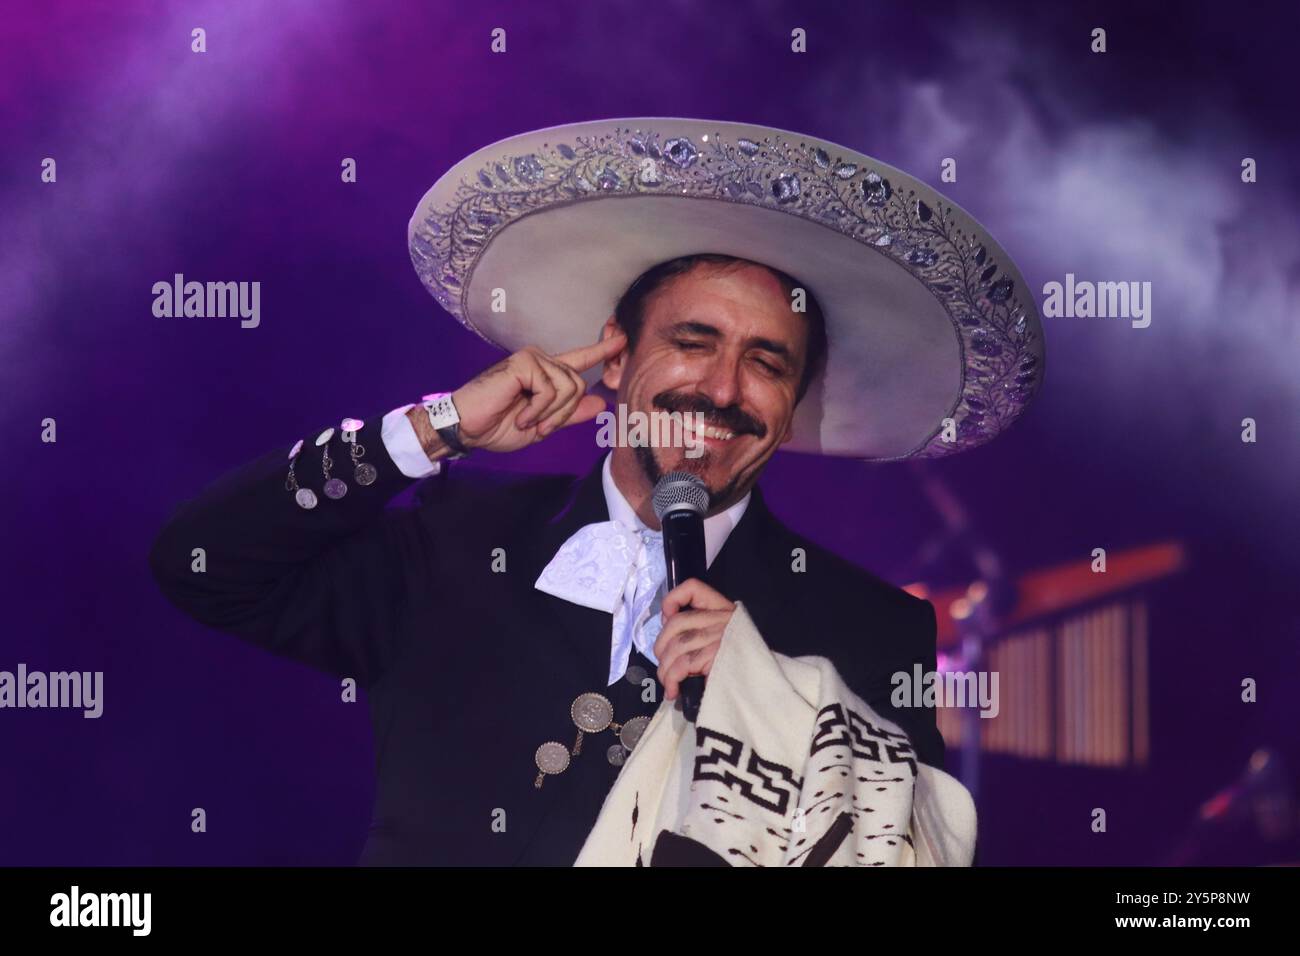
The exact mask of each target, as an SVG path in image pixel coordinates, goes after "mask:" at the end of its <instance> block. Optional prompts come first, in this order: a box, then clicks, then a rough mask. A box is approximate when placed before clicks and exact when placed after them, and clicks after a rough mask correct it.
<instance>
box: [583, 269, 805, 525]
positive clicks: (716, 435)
mask: <svg viewBox="0 0 1300 956" xmlns="http://www.w3.org/2000/svg"><path fill="white" fill-rule="evenodd" d="M617 329H618V325H617V324H616V322H615V320H614V318H613V317H611V318H610V319H609V321H607V322H606V323H605V335H606V336H609V335H612V334H614V332H615V331H616V330H617ZM806 339H807V321H806V318H805V316H804V315H801V314H798V313H796V312H794V311H793V310H792V309H791V305H790V297H789V295H788V294H787V293H786V292H785V290H784V289H783V288H782V286H781V284H780V282H778V281H777V278H776V277H775V276H774V275H773V274H772V273H771V272H769V271H768V270H767V269H764V268H762V267H760V266H756V265H752V264H749V263H744V264H741V265H738V266H733V267H731V268H727V269H720V268H718V267H717V266H714V265H711V264H708V263H702V264H699V265H696V266H695V267H694V268H692V269H691V270H690V271H689V272H686V273H683V274H681V275H678V276H674V277H673V278H672V279H670V280H669V281H668V282H666V283H665V284H664V285H663V286H661V287H660V288H659V289H657V290H656V291H655V292H654V293H653V294H652V295H651V297H650V298H649V300H648V301H647V302H646V304H645V311H644V315H643V318H642V323H641V328H640V332H639V334H638V337H637V342H636V346H635V348H634V349H632V350H631V353H630V354H629V350H627V349H625V350H624V351H623V352H621V353H620V354H619V355H618V356H616V357H615V358H614V359H613V360H611V361H610V362H607V363H606V365H605V370H604V374H603V376H602V381H603V382H604V383H605V385H606V386H608V387H609V388H610V389H611V390H613V391H615V392H616V393H617V394H618V401H619V402H620V403H622V404H625V405H626V407H627V411H628V412H634V411H638V412H642V413H644V414H646V415H647V416H648V415H650V414H652V413H654V412H682V413H684V417H686V418H688V420H689V421H690V422H692V423H693V422H694V420H695V416H694V414H690V415H689V416H687V415H686V414H685V413H695V412H702V413H703V415H704V421H705V423H706V425H707V426H710V427H709V428H707V429H706V433H705V435H704V436H702V445H703V449H702V454H699V456H698V457H693V458H692V457H688V456H687V454H686V452H687V451H688V448H687V447H682V448H661V447H649V446H641V447H636V448H628V447H621V446H620V447H618V448H615V449H614V458H613V461H612V462H611V469H612V472H613V477H614V479H615V482H616V483H617V484H618V486H619V490H620V491H622V492H623V495H624V496H625V497H626V498H627V499H628V503H629V504H630V505H631V506H632V507H633V508H634V509H636V511H637V513H638V514H639V515H640V517H641V520H642V521H645V522H646V524H648V525H650V526H651V527H658V521H657V520H656V519H655V518H654V512H653V509H652V508H651V507H650V496H651V494H652V492H653V490H654V485H655V482H657V481H658V480H659V478H660V476H662V475H664V474H667V473H668V472H670V471H688V472H691V473H692V474H695V475H698V476H699V477H700V478H701V479H702V480H703V481H704V483H705V484H706V485H707V486H708V488H709V491H710V494H711V496H712V505H711V507H710V511H709V513H710V514H716V513H717V512H719V511H722V510H725V509H726V508H728V507H730V506H731V505H733V504H735V503H736V502H737V501H739V500H740V499H741V498H742V497H744V495H745V494H746V493H747V492H748V491H749V490H750V488H752V487H753V485H754V482H755V481H757V480H758V476H759V474H760V473H761V472H762V470H763V467H764V466H765V465H766V464H767V461H768V459H769V458H771V457H772V454H773V453H774V452H775V451H776V449H777V448H778V447H779V446H780V445H782V444H783V443H785V442H787V441H789V440H790V438H791V436H792V433H793V432H792V424H793V421H794V409H795V405H796V403H797V397H798V391H799V381H800V376H801V375H802V373H803V367H804V362H805V354H806V346H807V342H806ZM727 436H730V437H727ZM689 441H691V442H692V443H698V442H700V441H701V438H696V437H691V438H690V439H689ZM693 453H694V452H693Z"/></svg>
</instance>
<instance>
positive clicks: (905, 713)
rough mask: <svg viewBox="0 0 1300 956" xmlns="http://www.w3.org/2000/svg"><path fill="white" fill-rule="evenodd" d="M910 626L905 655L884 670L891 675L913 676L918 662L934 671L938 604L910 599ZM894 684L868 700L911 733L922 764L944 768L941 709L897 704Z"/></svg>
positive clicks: (883, 686)
mask: <svg viewBox="0 0 1300 956" xmlns="http://www.w3.org/2000/svg"><path fill="white" fill-rule="evenodd" d="M907 606H908V608H909V611H910V613H909V618H908V620H909V626H908V627H906V629H905V631H904V636H905V641H904V643H903V647H904V648H906V653H905V655H904V656H902V657H900V659H899V660H897V661H894V662H893V663H892V664H891V665H890V666H889V667H887V668H885V669H884V671H883V673H884V674H885V675H886V677H885V680H886V681H888V680H889V678H888V676H887V675H889V674H892V673H898V672H903V673H906V674H909V675H911V674H912V673H914V671H913V668H914V667H915V665H917V664H920V666H921V673H922V674H932V673H934V672H935V670H936V666H937V641H938V633H939V628H938V618H937V617H936V616H935V610H934V605H933V604H931V603H930V602H929V601H924V600H919V599H915V600H909V601H908V605H907ZM893 693H894V686H893V685H892V683H885V684H877V685H876V688H875V692H874V693H873V695H872V696H871V697H870V698H869V699H868V700H867V703H868V704H870V705H871V707H872V709H874V710H875V711H876V712H877V713H879V714H880V715H881V716H883V717H888V718H889V719H890V720H892V721H894V723H896V724H898V725H899V726H900V727H902V728H903V730H905V731H906V732H907V735H908V736H909V737H910V738H911V740H912V749H913V751H915V753H916V756H917V759H918V760H920V761H921V763H924V764H928V765H929V766H931V767H937V768H938V769H940V770H943V769H944V760H945V754H946V748H945V745H944V740H943V734H941V733H940V732H939V725H938V712H937V711H936V710H935V708H933V707H895V706H894V703H893Z"/></svg>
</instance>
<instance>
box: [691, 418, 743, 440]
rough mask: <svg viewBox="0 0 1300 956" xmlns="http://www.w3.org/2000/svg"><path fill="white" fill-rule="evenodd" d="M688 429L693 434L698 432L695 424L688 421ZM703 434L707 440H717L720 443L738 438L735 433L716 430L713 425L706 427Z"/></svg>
mask: <svg viewBox="0 0 1300 956" xmlns="http://www.w3.org/2000/svg"><path fill="white" fill-rule="evenodd" d="M686 428H687V429H688V430H689V431H691V432H695V431H696V428H695V424H694V423H693V422H689V421H688V422H687V423H686ZM702 434H703V435H704V436H705V437H706V438H716V439H718V440H719V441H727V440H728V439H731V438H734V437H735V436H736V433H735V432H729V431H724V430H723V429H721V428H714V427H713V426H712V425H705V426H704V429H703V432H702Z"/></svg>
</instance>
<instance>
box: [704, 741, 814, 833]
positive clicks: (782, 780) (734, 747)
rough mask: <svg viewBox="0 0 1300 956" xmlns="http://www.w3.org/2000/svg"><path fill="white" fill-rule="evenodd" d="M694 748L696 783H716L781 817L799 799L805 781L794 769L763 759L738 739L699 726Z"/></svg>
mask: <svg viewBox="0 0 1300 956" xmlns="http://www.w3.org/2000/svg"><path fill="white" fill-rule="evenodd" d="M706 745H707V747H706ZM695 749H696V757H695V772H694V779H695V780H716V781H718V782H719V783H721V784H723V785H724V786H726V787H727V788H728V789H731V790H735V791H736V792H737V793H739V794H740V795H741V796H742V797H744V798H745V799H746V800H748V801H749V802H750V803H753V804H756V805H758V806H760V807H762V808H763V809H765V810H770V811H771V812H772V813H777V814H780V815H781V816H782V817H784V816H786V814H787V813H788V812H789V808H790V806H791V804H793V803H796V802H797V801H798V799H799V791H800V790H801V789H802V787H803V781H802V780H800V779H799V777H798V776H797V775H796V774H795V772H794V771H793V770H792V769H791V768H789V767H787V766H785V765H784V764H779V763H777V762H775V761H773V760H764V759H763V758H762V757H760V756H759V755H758V753H756V752H755V751H754V750H753V749H752V748H746V746H745V744H744V742H742V741H740V740H737V739H736V738H735V737H730V736H728V735H727V734H723V733H719V732H718V731H716V730H709V729H708V728H705V727H700V726H696V728H695ZM746 750H748V756H746Z"/></svg>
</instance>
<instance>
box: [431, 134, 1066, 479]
mask: <svg viewBox="0 0 1300 956" xmlns="http://www.w3.org/2000/svg"><path fill="white" fill-rule="evenodd" d="M407 236H408V242H409V245H410V252H411V259H412V262H413V263H414V265H415V269H416V272H417V273H418V274H419V276H420V279H421V281H422V282H423V283H424V284H425V286H426V287H427V288H428V289H429V291H430V292H431V293H432V294H433V296H434V298H435V299H436V300H437V301H438V302H439V303H440V304H441V305H442V306H443V307H444V308H445V309H446V310H447V311H448V312H450V313H451V314H452V315H454V316H455V317H456V318H457V319H459V320H460V321H461V322H462V323H463V324H464V325H466V326H467V327H469V328H470V329H472V330H473V331H474V332H476V333H478V335H480V336H481V337H482V338H483V339H485V340H486V341H488V342H491V343H492V344H493V345H496V346H498V347H499V348H502V349H505V350H507V351H511V352H513V351H515V350H517V349H520V348H522V347H524V346H525V345H536V346H539V347H540V348H542V349H544V350H545V351H547V352H550V353H555V352H562V351H565V350H568V349H571V348H575V347H578V346H580V345H586V344H588V343H591V342H593V341H596V340H597V339H598V338H599V335H600V331H601V328H602V326H603V324H604V322H605V320H606V319H607V318H608V317H609V316H610V315H611V314H612V312H613V310H614V305H615V303H616V302H617V301H618V299H619V297H620V296H621V295H622V294H623V292H624V291H626V289H627V287H628V286H629V285H630V284H631V283H632V281H633V280H634V279H636V277H637V276H638V275H640V274H641V273H642V272H644V271H645V270H646V269H648V268H650V267H651V266H654V265H656V264H658V263H660V262H663V261H665V260H668V259H673V258H676V257H677V256H683V255H689V254H692V253H702V252H712V253H723V254H726V255H732V256H737V257H740V258H744V259H750V260H753V261H755V262H760V263H763V264H766V265H769V266H772V267H775V268H777V269H780V270H782V271H784V272H787V273H789V274H790V275H792V276H794V277H795V278H797V279H798V280H799V281H800V282H801V283H802V284H803V285H804V286H805V287H806V288H807V289H808V290H809V292H811V293H812V294H813V295H814V296H815V297H816V299H817V301H818V302H819V303H820V305H821V307H822V311H823V314H824V315H825V319H826V337H827V345H828V354H827V359H826V364H825V367H824V369H823V371H822V372H821V373H820V374H819V375H818V376H817V378H816V379H814V380H813V382H812V383H811V385H810V387H809V390H808V393H807V394H806V395H805V396H804V399H803V401H802V402H801V403H800V404H799V406H798V408H797V409H796V411H795V419H794V435H793V438H792V439H791V441H790V442H789V443H787V444H785V445H782V446H781V447H782V448H783V449H788V450H792V451H804V452H812V453H819V454H828V455H840V456H846V457H853V458H861V459H869V460H891V459H899V458H910V457H918V458H931V457H939V456H943V455H948V454H951V453H953V452H956V451H962V450H965V449H968V448H972V447H974V446H976V445H979V444H982V443H984V442H985V441H988V440H989V439H991V438H993V437H994V436H995V435H997V434H998V433H1000V432H1001V431H1003V430H1004V429H1005V428H1006V427H1007V426H1009V425H1010V424H1011V423H1012V422H1013V421H1014V420H1015V419H1016V418H1017V417H1018V416H1019V415H1020V414H1021V412H1022V411H1024V409H1025V407H1026V406H1027V404H1028V403H1029V401H1030V400H1031V399H1032V398H1033V396H1034V394H1035V393H1036V392H1037V390H1038V387H1039V385H1040V383H1041V381H1042V376H1043V336H1042V328H1041V324H1040V320H1039V315H1038V310H1037V308H1036V307H1035V304H1034V301H1033V298H1032V297H1031V296H1030V295H1028V289H1027V287H1026V285H1025V282H1024V279H1023V277H1022V276H1021V275H1020V272H1019V270H1018V269H1017V268H1016V266H1015V264H1014V263H1013V262H1012V261H1011V258H1010V256H1008V255H1007V254H1006V252H1005V251H1004V250H1003V249H1002V247H1001V246H999V245H998V244H997V243H996V242H995V241H994V240H993V239H992V237H991V236H989V234H988V233H987V231H986V230H985V229H984V228H983V227H982V226H980V224H979V223H978V222H976V221H975V220H974V219H973V218H972V217H971V216H970V215H969V214H968V213H967V212H966V211H965V210H963V209H961V208H960V207H959V206H957V205H956V204H955V203H952V202H951V201H949V200H947V199H945V198H944V197H943V196H941V195H939V194H938V193H937V192H935V191H934V190H933V189H931V188H930V187H929V186H927V185H926V184H925V183H923V182H921V181H920V180H917V179H915V178H914V177H912V176H909V175H907V174H906V173H904V172H902V171H900V170H898V169H895V168H894V167H892V166H889V165H886V164H885V163H882V162H879V161H878V160H875V159H872V158H871V157H869V156H865V155H863V154H861V153H858V152H855V151H853V150H850V149H846V148H845V147H843V146H839V145H836V144H835V143H830V142H827V141H825V140H820V139H816V138H813V137H809V136H803V135H800V134H798V133H792V132H788V131H785V130H780V129H773V128H770V127H765V126H754V125H750V124H745V123H727V122H717V121H713V120H699V119H674V118H667V117H648V118H637V119H609V120H598V121H594V122H585V123H574V124H569V125H565V126H555V127H550V128H547V129H541V130H536V131H533V132H529V133H524V134H521V135H518V136H512V137H510V138H508V139H504V140H501V141H500V142H497V143H494V144H492V145H491V146H486V147H484V148H482V149H480V150H477V151H476V152H474V153H473V154H471V155H470V156H467V157H466V158H465V159H463V160H461V161H460V162H459V163H457V164H456V165H455V166H454V167H452V169H451V170H449V171H448V172H447V173H446V175H444V176H443V177H442V178H440V179H439V180H438V181H437V182H436V183H435V184H434V185H433V186H432V188H430V189H429V191H428V192H427V193H425V195H424V197H423V199H421V201H420V203H419V205H418V206H417V208H416V210H415V213H414V215H413V216H412V217H411V221H410V224H409V226H408V230H407ZM503 301H504V303H505V308H501V307H500V306H501V303H502V302H503ZM494 306H495V307H494ZM792 321H801V317H797V316H794V315H793V314H792ZM600 371H601V370H600V368H599V367H597V368H595V369H592V370H590V371H588V372H587V373H586V375H585V378H586V380H587V381H588V382H589V383H594V382H595V381H596V380H597V379H598V378H599V377H600Z"/></svg>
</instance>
